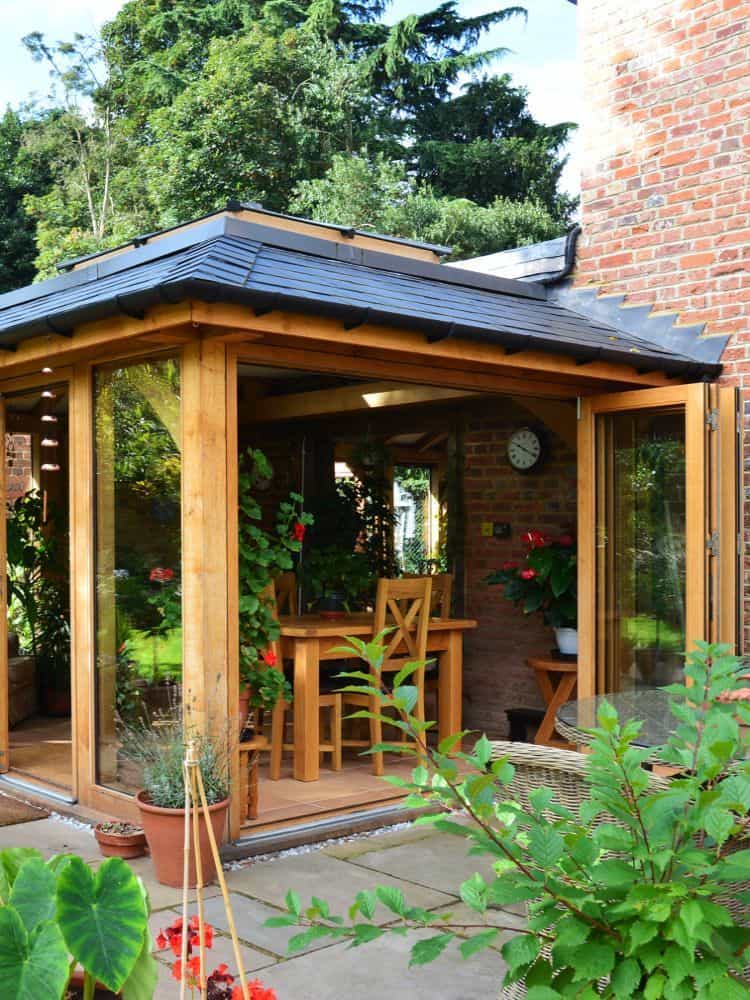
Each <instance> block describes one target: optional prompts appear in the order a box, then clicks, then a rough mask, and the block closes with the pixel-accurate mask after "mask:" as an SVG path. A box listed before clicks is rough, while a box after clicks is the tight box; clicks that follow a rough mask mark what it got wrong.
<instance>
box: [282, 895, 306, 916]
mask: <svg viewBox="0 0 750 1000" xmlns="http://www.w3.org/2000/svg"><path fill="white" fill-rule="evenodd" d="M285 900H286V908H287V909H288V910H289V912H290V913H293V914H294V915H295V917H298V916H299V915H300V913H301V912H302V903H301V901H300V898H299V896H298V895H297V893H296V892H295V891H294V889H289V891H288V892H287V894H286V897H285Z"/></svg>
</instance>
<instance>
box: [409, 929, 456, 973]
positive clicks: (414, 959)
mask: <svg viewBox="0 0 750 1000" xmlns="http://www.w3.org/2000/svg"><path fill="white" fill-rule="evenodd" d="M454 937H455V935H454V934H436V935H435V936H434V937H431V938H425V939H424V940H423V941H417V943H416V944H415V945H414V946H413V947H412V949H411V959H410V960H409V968H411V967H412V966H414V965H427V963H428V962H434V961H435V959H436V958H437V957H438V956H439V955H440V954H442V952H443V951H445V948H446V947H447V946H448V945H449V944H450V943H451V941H452V940H453V938H454Z"/></svg>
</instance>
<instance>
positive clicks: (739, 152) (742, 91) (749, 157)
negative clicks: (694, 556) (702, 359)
mask: <svg viewBox="0 0 750 1000" xmlns="http://www.w3.org/2000/svg"><path fill="white" fill-rule="evenodd" d="M578 11H579V12H578V16H579V19H580V39H581V46H580V49H581V56H582V60H583V67H584V84H585V90H584V93H585V98H586V100H585V106H586V119H585V120H584V122H583V123H582V126H583V146H584V163H583V174H582V205H581V208H582V212H581V214H582V223H583V234H582V237H581V240H580V241H579V262H578V266H577V270H576V282H577V284H579V285H590V284H593V285H597V286H599V288H600V290H601V293H603V294H623V293H624V294H625V295H626V296H627V301H628V302H629V303H630V304H633V305H638V304H648V305H653V307H654V310H655V311H656V312H662V311H666V312H677V313H678V314H679V320H678V322H679V323H680V324H693V323H705V324H706V328H705V331H704V335H707V336H711V335H727V336H729V337H730V338H731V339H730V341H729V343H728V345H727V347H726V349H725V351H724V354H723V357H722V362H723V364H724V366H725V369H724V375H723V376H722V381H723V382H724V383H725V384H733V385H738V386H739V387H740V388H741V389H742V390H743V394H744V395H745V402H744V411H745V422H746V435H747V436H746V440H747V442H748V446H747V448H748V450H747V451H746V454H745V467H746V469H748V472H747V473H746V483H745V493H746V499H747V500H748V501H750V433H748V432H750V400H749V399H748V396H747V390H748V389H750V322H749V321H750V279H749V275H748V271H749V270H750V0H632V2H631V3H625V4H624V3H622V2H619V0H586V2H585V3H582V4H580V5H579V9H578ZM747 511H750V502H748V503H747V507H746V516H747ZM746 537H747V538H750V523H747V524H746ZM748 592H750V563H747V562H746V569H745V593H746V594H748ZM745 618H746V622H747V623H748V627H750V598H749V599H748V607H747V608H746V615H745ZM749 640H750V635H746V638H745V642H746V648H747V646H748V644H749Z"/></svg>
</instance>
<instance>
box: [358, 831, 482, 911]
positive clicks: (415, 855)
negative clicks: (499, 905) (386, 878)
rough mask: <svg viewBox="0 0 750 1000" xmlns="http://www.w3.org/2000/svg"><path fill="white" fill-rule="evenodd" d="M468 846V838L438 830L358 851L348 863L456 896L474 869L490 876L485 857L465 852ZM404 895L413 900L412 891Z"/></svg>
mask: <svg viewBox="0 0 750 1000" xmlns="http://www.w3.org/2000/svg"><path fill="white" fill-rule="evenodd" d="M469 846H470V843H469V841H468V840H465V839H464V838H463V837H454V836H452V835H451V834H449V833H440V834H435V835H434V836H432V837H428V838H425V839H424V840H420V841H418V842H417V843H415V844H402V845H401V846H397V847H391V848H385V849H383V850H374V851H368V852H367V853H365V854H359V855H357V857H355V858H352V859H351V860H350V864H352V865H353V866H357V867H362V868H369V869H370V870H372V871H375V872H385V873H387V874H388V875H391V876H393V877H395V878H400V879H405V880H408V881H410V882H415V883H417V884H418V885H421V886H430V887H431V888H432V889H439V890H441V891H442V892H446V893H451V894H452V895H454V896H456V895H458V888H459V886H460V885H461V883H462V882H464V881H465V880H466V879H467V878H470V877H471V876H472V875H473V874H474V872H479V874H480V875H482V876H484V878H486V879H489V878H494V874H493V871H492V862H491V861H490V858H489V856H488V855H481V854H469V853H468V850H469ZM407 898H408V899H411V900H413V901H414V902H415V903H417V900H416V899H415V898H414V896H413V894H412V895H407ZM417 905H419V904H418V903H417Z"/></svg>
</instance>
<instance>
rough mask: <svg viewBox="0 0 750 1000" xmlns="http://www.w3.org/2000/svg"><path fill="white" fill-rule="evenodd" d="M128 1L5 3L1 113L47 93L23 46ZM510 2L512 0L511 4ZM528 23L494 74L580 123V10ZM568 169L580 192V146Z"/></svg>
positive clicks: (497, 40) (562, 6)
mask: <svg viewBox="0 0 750 1000" xmlns="http://www.w3.org/2000/svg"><path fill="white" fill-rule="evenodd" d="M122 2H123V0H0V24H2V29H3V30H2V33H0V108H2V107H4V106H5V105H6V104H12V105H16V104H19V103H20V102H21V101H23V100H25V99H26V98H27V97H28V96H29V94H31V93H36V94H37V95H38V96H43V95H44V94H46V92H47V89H48V76H47V71H46V70H45V69H44V68H43V67H42V66H39V65H36V64H35V63H33V62H32V61H31V59H30V57H29V56H28V54H27V53H26V51H25V50H24V48H23V46H22V45H21V38H22V37H23V36H24V35H27V34H29V32H31V31H42V32H43V33H44V34H45V35H47V36H48V37H49V38H51V39H53V40H58V39H66V38H70V37H71V36H72V34H73V32H75V31H80V32H82V33H83V34H87V33H90V32H92V31H94V30H95V29H96V28H98V27H99V26H100V25H101V24H102V23H103V22H104V21H106V20H107V19H108V18H110V17H112V15H113V14H115V13H116V12H117V10H118V9H119V8H120V7H121V6H122ZM437 2H438V0H395V3H394V4H393V6H392V7H391V8H390V10H389V12H388V20H398V19H399V18H401V17H405V16H406V15H407V14H410V13H419V12H421V11H423V10H429V9H430V8H431V7H435V6H437ZM510 2H511V0H507V3H510ZM518 2H519V3H520V4H522V5H523V6H525V7H526V9H527V11H528V19H527V20H524V19H523V18H521V17H518V18H513V19H512V20H511V21H507V22H505V23H504V24H500V25H497V26H496V27H495V28H493V30H492V31H491V32H489V33H488V34H487V35H486V36H485V38H484V40H483V42H482V45H483V47H485V48H496V47H504V48H507V49H510V50H511V51H510V52H509V53H508V54H507V55H506V56H504V57H503V58H502V59H500V60H499V61H498V62H497V63H496V65H495V67H494V68H496V69H497V70H498V71H500V72H507V73H510V74H511V76H512V77H513V79H514V81H515V82H516V83H517V84H522V85H523V86H525V87H527V88H528V90H529V105H530V107H531V111H532V114H533V115H534V116H535V117H536V118H537V119H538V120H539V121H542V122H546V123H547V124H554V123H555V122H560V121H574V122H575V121H580V119H581V105H582V96H581V84H580V70H579V65H578V61H577V58H576V8H575V7H574V6H573V5H572V4H571V3H568V2H567V0H525V3H524V0H518ZM496 7H497V3H493V2H492V0H459V9H460V11H461V13H462V14H463V15H464V16H476V15H477V14H482V13H486V12H487V11H489V10H493V9H496ZM568 154H569V157H570V159H569V163H568V166H567V167H566V169H565V173H564V175H563V183H562V187H563V188H564V189H565V190H566V191H569V192H571V193H578V190H579V180H578V178H579V156H580V153H579V140H578V139H577V138H574V139H573V140H572V141H571V143H570V147H569V149H568Z"/></svg>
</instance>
